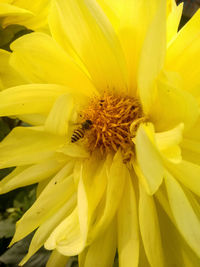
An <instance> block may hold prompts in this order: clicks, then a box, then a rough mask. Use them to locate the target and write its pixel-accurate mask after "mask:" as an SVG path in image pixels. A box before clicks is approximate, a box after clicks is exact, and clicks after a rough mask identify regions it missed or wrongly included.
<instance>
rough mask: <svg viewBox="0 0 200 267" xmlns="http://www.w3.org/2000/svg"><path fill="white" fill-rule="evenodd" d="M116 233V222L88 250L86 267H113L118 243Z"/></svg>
mask: <svg viewBox="0 0 200 267" xmlns="http://www.w3.org/2000/svg"><path fill="white" fill-rule="evenodd" d="M116 231H117V230H116V222H115V221H114V222H112V223H111V224H110V225H109V227H108V228H107V229H106V231H105V232H104V233H103V234H102V235H101V236H100V237H99V239H97V240H96V241H95V242H94V243H93V244H92V245H91V246H90V247H89V248H88V252H87V254H86V258H85V265H84V267H94V266H96V267H97V266H99V267H100V266H101V267H108V266H113V263H114V258H115V252H116V243H117V234H116Z"/></svg>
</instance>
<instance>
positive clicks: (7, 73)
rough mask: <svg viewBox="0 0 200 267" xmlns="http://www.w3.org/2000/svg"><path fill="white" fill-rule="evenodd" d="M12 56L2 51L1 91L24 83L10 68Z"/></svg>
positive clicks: (0, 59) (0, 50) (0, 60)
mask: <svg viewBox="0 0 200 267" xmlns="http://www.w3.org/2000/svg"><path fill="white" fill-rule="evenodd" d="M0 10H1V8H0ZM10 55H11V53H9V52H7V51H5V50H3V49H0V62H1V64H0V82H1V85H0V90H2V89H5V88H7V87H11V86H14V85H18V84H23V83H24V79H22V77H21V76H20V75H19V73H17V72H16V71H15V70H14V69H13V68H12V67H11V66H10V64H9V59H10Z"/></svg>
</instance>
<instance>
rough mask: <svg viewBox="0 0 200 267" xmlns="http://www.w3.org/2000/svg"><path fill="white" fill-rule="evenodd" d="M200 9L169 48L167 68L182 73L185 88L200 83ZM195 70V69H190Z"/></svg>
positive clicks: (190, 88) (191, 89) (189, 89)
mask: <svg viewBox="0 0 200 267" xmlns="http://www.w3.org/2000/svg"><path fill="white" fill-rule="evenodd" d="M199 34H200V10H198V11H197V12H196V13H195V15H194V16H193V17H192V18H191V19H190V20H189V21H188V23H186V24H185V26H184V27H183V28H182V29H181V30H180V31H179V33H178V34H177V36H176V38H175V39H174V41H173V42H172V43H171V45H170V46H169V48H168V50H167V57H166V64H165V66H166V69H167V70H170V71H174V72H178V73H180V74H181V76H182V79H183V81H184V88H185V90H188V91H191V92H192V91H193V88H194V86H195V85H197V84H198V85H199V82H200V79H199V71H200V67H199V63H198V62H199V46H200V39H199ZM188 70H193V71H188Z"/></svg>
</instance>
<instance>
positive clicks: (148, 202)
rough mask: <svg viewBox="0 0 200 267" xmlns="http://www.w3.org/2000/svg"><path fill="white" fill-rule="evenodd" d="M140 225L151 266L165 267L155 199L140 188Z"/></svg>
mask: <svg viewBox="0 0 200 267" xmlns="http://www.w3.org/2000/svg"><path fill="white" fill-rule="evenodd" d="M139 224H140V231H141V236H142V241H143V245H144V249H145V252H146V256H147V258H148V261H149V263H150V265H151V266H160V267H161V266H164V261H163V251H162V245H161V237H160V228H159V223H158V216H157V211H156V207H155V203H154V199H153V197H151V196H149V195H147V194H146V192H145V191H144V189H143V188H142V186H140V198H139Z"/></svg>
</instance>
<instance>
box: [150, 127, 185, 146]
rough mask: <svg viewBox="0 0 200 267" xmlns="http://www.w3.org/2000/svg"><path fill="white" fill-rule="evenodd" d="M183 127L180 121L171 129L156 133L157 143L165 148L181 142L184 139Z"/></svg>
mask: <svg viewBox="0 0 200 267" xmlns="http://www.w3.org/2000/svg"><path fill="white" fill-rule="evenodd" d="M183 129H184V125H183V123H180V124H179V125H177V126H176V127H175V128H173V129H171V130H169V131H165V132H160V133H155V139H156V144H157V145H158V147H159V149H160V150H165V149H167V148H168V147H170V146H173V145H178V144H180V142H181V141H182V135H183Z"/></svg>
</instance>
